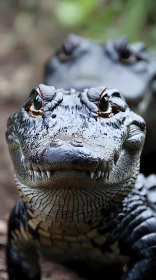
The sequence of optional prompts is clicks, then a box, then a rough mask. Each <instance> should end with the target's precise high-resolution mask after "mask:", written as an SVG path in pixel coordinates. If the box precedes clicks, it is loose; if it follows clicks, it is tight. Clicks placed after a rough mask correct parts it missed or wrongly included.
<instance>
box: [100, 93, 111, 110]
mask: <svg viewBox="0 0 156 280" xmlns="http://www.w3.org/2000/svg"><path fill="white" fill-rule="evenodd" d="M108 108H109V102H108V97H107V96H103V97H102V98H101V99H100V102H99V109H100V111H101V112H106V111H107V110H108Z"/></svg>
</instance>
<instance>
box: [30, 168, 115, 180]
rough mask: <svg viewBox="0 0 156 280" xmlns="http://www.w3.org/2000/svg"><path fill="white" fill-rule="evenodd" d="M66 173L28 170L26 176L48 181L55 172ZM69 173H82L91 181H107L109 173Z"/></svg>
mask: <svg viewBox="0 0 156 280" xmlns="http://www.w3.org/2000/svg"><path fill="white" fill-rule="evenodd" d="M64 171H66V172H68V171H69V170H58V171H57V170H54V171H49V170H42V171H36V170H33V169H29V170H28V174H29V175H30V177H31V178H32V179H37V178H39V179H41V178H42V179H50V178H52V177H53V176H54V174H55V173H56V172H64ZM71 171H77V172H83V173H86V175H89V176H90V178H91V180H94V179H95V180H96V179H99V178H105V179H107V180H108V179H109V172H103V171H96V172H93V171H80V170H71Z"/></svg>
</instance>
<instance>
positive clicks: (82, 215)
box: [15, 177, 132, 224]
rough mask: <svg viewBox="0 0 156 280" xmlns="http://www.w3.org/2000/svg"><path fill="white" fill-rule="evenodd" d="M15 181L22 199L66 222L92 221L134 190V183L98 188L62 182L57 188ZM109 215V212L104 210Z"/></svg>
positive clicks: (54, 220)
mask: <svg viewBox="0 0 156 280" xmlns="http://www.w3.org/2000/svg"><path fill="white" fill-rule="evenodd" d="M15 183H16V186H17V189H18V192H19V195H20V197H21V198H22V200H23V201H24V202H25V203H27V204H28V208H30V209H32V211H35V212H36V211H37V212H38V215H40V216H44V217H45V216H48V217H49V219H50V221H51V222H54V223H55V222H56V223H57V222H59V223H60V221H62V222H63V223H65V224H66V223H68V222H72V221H73V220H74V224H75V223H76V224H78V223H79V222H84V221H85V222H88V220H89V219H91V218H92V217H93V216H94V219H96V220H97V216H98V214H97V213H100V211H101V210H108V208H111V205H112V204H113V205H114V206H115V205H116V206H117V207H118V205H119V204H120V202H121V201H122V200H123V198H124V197H125V196H126V195H127V194H128V193H129V192H130V191H131V188H132V186H130V187H126V190H125V186H118V187H116V186H114V187H113V186H112V187H111V188H99V187H97V186H95V187H94V188H86V187H85V186H83V187H77V188H73V187H70V186H62V187H60V186H58V187H55V188H45V187H44V188H31V187H29V186H27V185H25V184H22V183H20V182H19V180H18V179H17V178H16V177H15ZM104 215H105V214H104Z"/></svg>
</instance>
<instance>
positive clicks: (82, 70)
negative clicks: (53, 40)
mask: <svg viewBox="0 0 156 280" xmlns="http://www.w3.org/2000/svg"><path fill="white" fill-rule="evenodd" d="M67 73H68V74H67ZM60 77H61V79H60ZM43 80H44V83H45V84H46V85H49V86H50V85H53V86H55V87H56V88H58V87H63V88H64V89H67V90H68V89H70V88H72V87H73V88H74V89H77V90H82V89H84V88H86V87H92V86H93V87H95V86H99V85H101V84H104V85H106V86H107V87H115V88H118V89H119V91H120V92H121V93H122V94H123V95H124V97H125V98H126V101H127V103H128V104H129V106H130V107H131V109H132V110H133V111H135V112H136V113H137V114H139V115H141V116H142V117H143V118H144V119H145V121H146V125H147V137H146V142H145V146H144V150H143V159H144V160H142V162H141V171H142V172H143V173H144V174H146V175H149V174H150V173H156V168H155V167H154V165H153V164H151V162H152V158H155V154H156V148H155V143H156V134H155V125H156V114H155V108H156V97H155V96H156V94H155V93H156V55H155V54H154V53H152V52H148V50H147V47H146V45H145V44H144V43H142V42H136V43H133V44H130V43H129V41H128V40H127V38H126V37H122V38H119V39H116V40H112V41H111V40H110V41H107V42H106V43H99V42H96V41H94V40H91V39H88V38H83V37H80V36H77V35H74V34H70V35H69V36H68V37H67V38H66V39H65V41H64V43H63V46H62V47H61V48H59V50H58V51H57V52H56V54H55V55H54V56H53V57H52V58H50V59H49V60H48V61H47V63H46V65H45V69H44V79H43ZM154 152H155V154H154ZM149 154H150V155H149ZM147 155H148V156H147Z"/></svg>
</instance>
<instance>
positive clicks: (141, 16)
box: [0, 0, 156, 48]
mask: <svg viewBox="0 0 156 280" xmlns="http://www.w3.org/2000/svg"><path fill="white" fill-rule="evenodd" d="M2 4H3V7H5V8H6V7H7V5H8V7H9V8H12V9H14V8H15V9H18V14H17V17H16V19H15V22H14V29H15V30H16V31H17V33H23V32H24V31H25V30H26V31H28V30H29V29H30V28H34V25H35V24H36V27H37V22H38V21H39V20H40V19H42V20H43V21H46V20H49V25H50V24H53V23H54V21H55V23H56V25H57V28H58V30H57V31H58V32H59V29H60V30H61V31H62V30H63V31H64V32H65V33H67V32H73V33H74V32H75V33H77V34H81V35H83V36H87V37H91V38H94V39H98V40H101V41H106V40H108V39H111V38H117V37H119V36H123V35H126V36H127V37H128V38H129V40H130V41H138V40H141V41H144V42H145V43H147V45H148V46H150V47H151V48H155V46H156V0H27V1H25V0H14V1H12V0H1V2H0V8H1V5H2Z"/></svg>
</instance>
